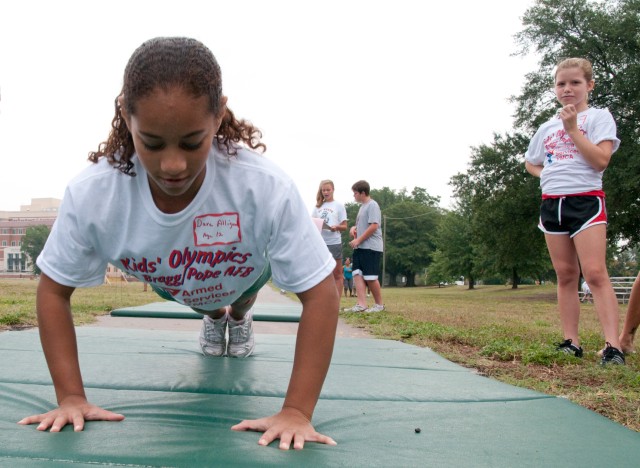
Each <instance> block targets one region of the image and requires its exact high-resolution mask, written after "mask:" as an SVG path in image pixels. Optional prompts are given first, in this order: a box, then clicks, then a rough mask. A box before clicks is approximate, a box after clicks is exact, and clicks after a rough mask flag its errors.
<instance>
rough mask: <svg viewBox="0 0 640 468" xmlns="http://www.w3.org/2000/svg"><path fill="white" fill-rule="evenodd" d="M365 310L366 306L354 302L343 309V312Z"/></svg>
mask: <svg viewBox="0 0 640 468" xmlns="http://www.w3.org/2000/svg"><path fill="white" fill-rule="evenodd" d="M365 310H367V308H366V307H362V306H361V305H360V304H356V305H354V306H353V307H349V308H348V309H344V311H345V312H364V311H365Z"/></svg>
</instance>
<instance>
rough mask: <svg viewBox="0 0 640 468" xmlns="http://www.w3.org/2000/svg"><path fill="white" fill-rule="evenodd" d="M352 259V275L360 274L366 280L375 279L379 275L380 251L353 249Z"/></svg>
mask: <svg viewBox="0 0 640 468" xmlns="http://www.w3.org/2000/svg"><path fill="white" fill-rule="evenodd" d="M352 260H353V266H352V268H353V275H354V276H355V275H362V277H363V278H364V279H365V280H367V281H373V280H377V279H378V277H379V276H380V260H382V252H379V251H377V250H371V249H355V250H354V251H353V259H352Z"/></svg>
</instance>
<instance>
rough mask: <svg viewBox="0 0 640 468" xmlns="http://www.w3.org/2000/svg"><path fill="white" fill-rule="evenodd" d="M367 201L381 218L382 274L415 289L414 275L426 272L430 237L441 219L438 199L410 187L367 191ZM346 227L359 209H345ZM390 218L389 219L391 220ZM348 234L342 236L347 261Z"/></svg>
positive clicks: (351, 205)
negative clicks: (377, 207)
mask: <svg viewBox="0 0 640 468" xmlns="http://www.w3.org/2000/svg"><path fill="white" fill-rule="evenodd" d="M370 196H371V198H373V199H374V200H375V201H376V202H377V203H378V204H379V205H380V209H381V211H382V214H383V225H382V226H381V227H382V228H383V229H384V234H385V253H384V258H385V262H384V263H385V265H384V267H385V271H386V273H388V274H389V277H390V278H391V283H392V284H395V283H394V279H395V277H396V275H399V274H401V275H404V276H406V277H407V285H408V286H413V285H415V281H414V278H415V274H416V273H418V272H420V271H422V270H423V269H424V268H426V267H427V266H428V265H429V263H430V261H431V254H432V252H433V250H434V245H433V240H432V235H433V233H434V231H435V227H436V225H437V222H438V219H439V217H440V216H441V214H440V210H439V209H438V208H437V206H438V203H439V202H440V199H439V197H434V196H431V195H429V193H428V192H427V190H426V189H424V188H421V187H414V188H413V190H412V191H411V192H408V191H407V189H402V190H399V191H396V190H393V189H390V188H389V187H383V188H382V189H371V193H370ZM345 208H346V210H347V217H348V218H349V226H353V225H354V224H355V220H356V216H357V214H358V210H359V209H360V205H358V204H357V203H347V204H346V205H345ZM392 218H393V219H392ZM349 240H350V239H349V232H348V230H347V231H346V232H344V233H343V235H342V246H343V255H344V256H345V257H350V256H351V255H352V249H351V248H350V247H349Z"/></svg>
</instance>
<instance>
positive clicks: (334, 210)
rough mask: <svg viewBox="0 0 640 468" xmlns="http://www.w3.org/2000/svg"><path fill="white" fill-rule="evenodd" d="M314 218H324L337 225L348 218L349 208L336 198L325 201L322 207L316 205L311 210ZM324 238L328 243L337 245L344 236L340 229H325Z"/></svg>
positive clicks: (328, 222) (327, 221) (331, 224)
mask: <svg viewBox="0 0 640 468" xmlns="http://www.w3.org/2000/svg"><path fill="white" fill-rule="evenodd" d="M311 216H313V217H314V218H322V219H323V220H324V221H325V222H326V223H327V224H328V225H329V226H337V225H339V224H341V223H342V222H343V221H346V220H347V210H346V209H345V207H344V205H343V204H342V203H340V202H337V201H335V200H333V201H330V202H324V203H323V204H322V206H320V208H318V207H314V208H313V210H312V211H311ZM321 233H322V238H323V239H324V242H325V243H326V244H327V245H337V244H341V243H342V236H341V235H340V232H339V231H335V232H334V231H330V230H329V229H323V230H322V231H321Z"/></svg>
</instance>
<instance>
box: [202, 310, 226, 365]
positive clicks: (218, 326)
mask: <svg viewBox="0 0 640 468" xmlns="http://www.w3.org/2000/svg"><path fill="white" fill-rule="evenodd" d="M228 318H229V315H228V314H224V315H223V316H222V317H220V318H219V319H215V320H214V319H212V318H211V317H209V316H208V315H205V316H204V317H203V318H202V328H201V329H200V348H201V349H202V354H204V355H205V356H216V357H219V356H224V353H225V351H226V347H227V342H226V340H225V333H226V331H227V321H228Z"/></svg>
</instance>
